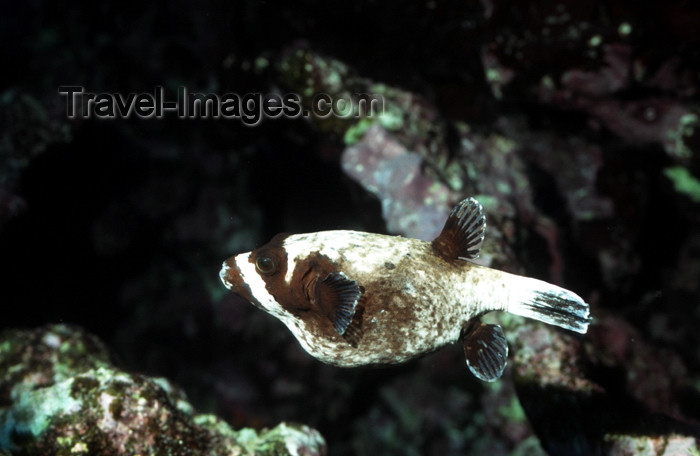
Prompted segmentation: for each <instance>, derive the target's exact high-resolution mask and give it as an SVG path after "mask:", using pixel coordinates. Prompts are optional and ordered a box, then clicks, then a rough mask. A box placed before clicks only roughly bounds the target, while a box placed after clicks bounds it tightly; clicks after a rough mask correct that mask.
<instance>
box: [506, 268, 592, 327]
mask: <svg viewBox="0 0 700 456" xmlns="http://www.w3.org/2000/svg"><path fill="white" fill-rule="evenodd" d="M518 278H519V279H520V280H519V282H520V284H519V285H520V290H518V291H519V292H518V293H517V296H513V297H514V298H516V299H514V300H512V301H511V302H510V303H509V305H508V309H507V310H508V312H510V313H513V314H516V315H520V316H521V317H527V318H532V319H534V320H538V321H541V322H543V323H548V324H550V325H556V326H559V327H561V328H564V329H568V330H570V331H576V332H578V333H581V334H585V333H586V331H587V330H588V324H589V323H590V308H589V306H588V304H587V303H586V302H585V301H584V300H583V299H581V297H580V296H578V295H577V294H576V293H573V292H571V291H569V290H565V289H564V288H561V287H558V286H556V285H552V284H550V283H547V282H544V281H542V280H537V279H531V278H527V277H518Z"/></svg>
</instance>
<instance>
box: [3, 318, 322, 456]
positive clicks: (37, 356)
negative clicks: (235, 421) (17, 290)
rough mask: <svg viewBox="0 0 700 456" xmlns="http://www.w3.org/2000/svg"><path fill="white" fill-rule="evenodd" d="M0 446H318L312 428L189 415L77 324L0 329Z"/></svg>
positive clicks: (288, 450)
mask: <svg viewBox="0 0 700 456" xmlns="http://www.w3.org/2000/svg"><path fill="white" fill-rule="evenodd" d="M0 398H1V400H2V404H3V406H2V407H0V452H2V451H6V452H10V453H19V454H23V455H43V454H56V455H68V454H70V455H88V454H89V455H132V454H162V455H182V456H186V455H200V454H207V455H246V454H251V455H252V454H256V455H258V454H260V455H265V454H274V455H301V454H304V455H323V454H325V451H326V450H325V442H324V440H323V437H322V436H321V435H320V434H319V433H318V432H317V431H316V430H314V429H311V428H309V427H307V426H303V425H296V424H287V423H282V424H280V425H279V426H277V427H276V428H274V429H271V430H262V431H255V430H252V429H242V430H238V431H235V430H233V429H231V428H230V427H229V426H228V424H226V423H225V422H223V421H221V420H220V419H219V418H217V417H215V416H213V415H196V414H195V413H194V412H193V409H192V406H191V405H190V404H189V403H188V402H187V399H186V397H185V394H184V392H182V390H180V389H179V388H177V387H176V386H174V385H172V384H171V383H170V382H168V380H166V379H163V378H152V377H148V376H145V375H138V374H129V373H127V372H124V371H120V370H119V369H117V368H116V367H114V366H113V365H112V364H111V363H110V362H109V355H108V352H107V350H106V349H105V347H104V345H103V344H102V343H101V342H100V341H99V340H98V339H97V338H95V337H94V336H91V335H89V334H86V333H85V332H84V331H82V330H81V329H79V328H76V327H70V326H66V325H48V326H45V327H42V328H38V329H34V330H24V331H22V330H7V331H5V332H3V333H2V335H0Z"/></svg>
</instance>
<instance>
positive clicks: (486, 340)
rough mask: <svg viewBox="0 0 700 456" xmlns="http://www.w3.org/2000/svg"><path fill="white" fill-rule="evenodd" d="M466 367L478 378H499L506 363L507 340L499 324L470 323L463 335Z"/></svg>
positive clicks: (488, 380) (491, 380)
mask: <svg viewBox="0 0 700 456" xmlns="http://www.w3.org/2000/svg"><path fill="white" fill-rule="evenodd" d="M463 343H464V354H465V356H466V358H467V367H469V370H470V371H471V373H472V374H474V376H475V377H476V378H478V379H479V380H483V381H485V382H493V381H496V380H498V379H499V378H501V375H502V374H503V370H504V369H505V368H506V364H507V363H508V342H507V341H506V338H505V335H504V334H503V328H501V326H500V325H491V324H486V323H482V322H475V323H474V324H472V325H471V326H470V327H469V328H468V329H467V331H466V332H465V334H464V336H463Z"/></svg>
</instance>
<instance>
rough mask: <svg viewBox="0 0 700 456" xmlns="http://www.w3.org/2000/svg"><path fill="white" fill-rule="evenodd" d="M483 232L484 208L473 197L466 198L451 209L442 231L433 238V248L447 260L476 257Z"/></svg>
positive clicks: (484, 228) (484, 222) (484, 229)
mask: <svg viewBox="0 0 700 456" xmlns="http://www.w3.org/2000/svg"><path fill="white" fill-rule="evenodd" d="M485 232H486V216H485V215H484V208H483V207H482V206H481V204H480V203H479V202H478V201H477V200H475V199H474V198H467V199H465V200H463V201H462V202H461V203H459V204H458V205H457V206H455V207H454V209H452V212H450V216H449V217H447V221H446V222H445V226H444V227H443V228H442V232H441V233H440V235H439V236H438V237H436V238H435V239H434V240H433V249H435V251H436V252H437V254H438V255H440V256H442V257H443V258H446V259H448V260H456V259H458V258H459V259H462V260H471V259H474V258H478V257H479V250H481V244H482V243H483V241H484V233H485Z"/></svg>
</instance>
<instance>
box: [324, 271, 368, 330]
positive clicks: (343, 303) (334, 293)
mask: <svg viewBox="0 0 700 456" xmlns="http://www.w3.org/2000/svg"><path fill="white" fill-rule="evenodd" d="M360 296H362V291H361V290H360V287H359V285H358V284H357V282H356V281H355V280H352V279H349V278H348V277H347V276H346V275H345V274H343V273H342V272H331V273H330V274H328V275H327V276H326V277H325V278H324V279H322V280H317V281H316V287H315V290H314V297H315V301H316V304H317V305H318V308H319V309H320V310H321V312H322V313H323V314H324V315H326V316H327V317H328V319H329V320H330V321H331V323H333V328H335V330H336V332H337V333H338V334H340V335H341V336H342V335H343V334H345V331H346V330H347V329H348V326H349V325H350V322H352V317H353V316H354V315H355V309H356V307H357V302H358V301H359V300H360Z"/></svg>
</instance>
